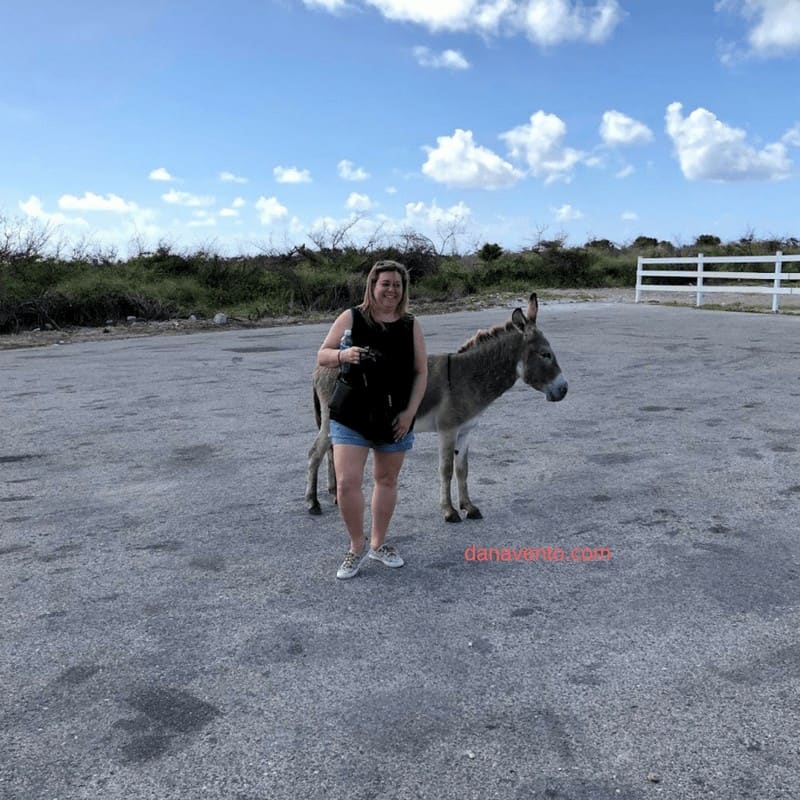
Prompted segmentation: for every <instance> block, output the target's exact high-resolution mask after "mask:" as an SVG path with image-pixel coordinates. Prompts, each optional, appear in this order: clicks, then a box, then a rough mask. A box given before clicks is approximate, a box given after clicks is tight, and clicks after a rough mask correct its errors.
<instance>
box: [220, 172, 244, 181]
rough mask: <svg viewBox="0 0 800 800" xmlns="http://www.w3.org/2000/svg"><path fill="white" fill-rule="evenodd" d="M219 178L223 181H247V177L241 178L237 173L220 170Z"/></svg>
mask: <svg viewBox="0 0 800 800" xmlns="http://www.w3.org/2000/svg"><path fill="white" fill-rule="evenodd" d="M219 179H220V180H221V181H222V182H223V183H247V178H242V177H241V176H239V175H234V174H233V173H232V172H220V173H219Z"/></svg>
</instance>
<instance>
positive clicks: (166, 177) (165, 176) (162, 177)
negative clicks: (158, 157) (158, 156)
mask: <svg viewBox="0 0 800 800" xmlns="http://www.w3.org/2000/svg"><path fill="white" fill-rule="evenodd" d="M148 177H149V178H150V180H151V181H174V180H175V178H173V177H172V175H170V174H169V172H167V170H166V169H164V167H158V169H154V170H152V171H151V172H150V175H148Z"/></svg>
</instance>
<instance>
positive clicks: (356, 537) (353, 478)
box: [333, 444, 369, 553]
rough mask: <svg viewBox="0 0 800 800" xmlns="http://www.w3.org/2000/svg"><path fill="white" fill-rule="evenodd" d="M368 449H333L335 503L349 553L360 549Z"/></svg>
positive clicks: (361, 544)
mask: <svg viewBox="0 0 800 800" xmlns="http://www.w3.org/2000/svg"><path fill="white" fill-rule="evenodd" d="M368 455H369V448H367V447H358V446H356V445H352V444H335V445H334V446H333V466H334V469H335V470H336V502H337V503H338V504H339V512H340V513H341V515H342V519H343V520H344V524H345V527H346V528H347V535H348V536H349V537H350V550H351V551H352V552H353V553H360V552H361V551H362V550H363V549H364V494H363V491H362V488H361V487H362V484H363V482H364V465H365V464H366V463H367V456H368Z"/></svg>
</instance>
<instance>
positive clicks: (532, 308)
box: [528, 292, 539, 325]
mask: <svg viewBox="0 0 800 800" xmlns="http://www.w3.org/2000/svg"><path fill="white" fill-rule="evenodd" d="M538 313H539V298H537V297H536V292H532V293H531V296H530V300H529V301H528V322H530V323H531V324H532V325H533V324H535V323H536V315H537V314H538Z"/></svg>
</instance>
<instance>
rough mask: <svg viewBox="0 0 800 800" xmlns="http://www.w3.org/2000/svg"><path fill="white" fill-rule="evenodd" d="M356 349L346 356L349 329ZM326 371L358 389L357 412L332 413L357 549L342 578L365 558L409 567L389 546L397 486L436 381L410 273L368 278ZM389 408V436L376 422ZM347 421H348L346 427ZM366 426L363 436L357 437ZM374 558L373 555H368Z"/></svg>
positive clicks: (336, 327) (341, 486)
mask: <svg viewBox="0 0 800 800" xmlns="http://www.w3.org/2000/svg"><path fill="white" fill-rule="evenodd" d="M348 329H349V330H350V331H351V332H352V346H350V347H347V348H346V349H340V342H341V340H342V337H343V335H344V333H345V331H346V330H348ZM317 363H318V364H319V365H320V366H321V367H332V368H341V367H342V366H343V365H349V367H345V369H347V370H348V373H347V379H348V382H349V383H350V385H351V386H352V391H351V393H350V398H349V408H343V409H336V410H333V409H332V410H331V428H330V433H331V441H332V442H333V463H334V469H335V470H336V486H337V494H336V497H337V502H338V505H339V511H340V512H341V515H342V519H343V520H344V524H345V527H346V528H347V533H348V536H349V537H350V548H349V550H348V551H347V553H346V554H345V557H344V561H343V562H342V565H341V566H340V567H339V570H338V572H337V573H336V577H337V578H342V579H346V578H353V577H355V575H357V574H358V570H359V568H360V567H361V564H362V563H363V561H364V559H365V558H367V557H369V558H372V559H375V560H377V561H381V562H382V563H383V564H385V565H386V566H387V567H402V566H403V563H404V562H403V559H402V558H400V556H399V555H398V554H397V550H396V549H395V548H394V547H393V546H391V545H388V544H386V543H385V540H386V531H387V529H388V527H389V522H390V521H391V518H392V514H393V513H394V508H395V505H396V503H397V479H398V476H399V474H400V468H401V467H402V466H403V460H404V459H405V454H406V452H407V451H408V450H410V449H411V447H412V445H413V442H414V434H413V433H412V427H413V425H414V416H415V415H416V413H417V409H418V408H419V404H420V403H421V402H422V397H423V395H424V394H425V385H426V383H427V380H428V366H427V354H426V352H425V339H424V337H423V335H422V328H421V327H420V325H419V322H418V321H417V320H416V319H415V318H414V317H413V316H412V315H411V314H409V313H408V272H407V271H406V268H405V267H404V266H403V265H402V264H399V263H398V262H396V261H379V262H378V263H377V264H375V265H374V266H373V267H372V269H371V270H370V273H369V275H368V276H367V286H366V289H365V291H364V301H363V302H362V303H361V305H358V306H355V307H353V308H351V309H348V310H347V311H345V312H343V313H342V314H340V315H339V317H338V318H337V319H336V321H335V322H334V323H333V325H332V326H331V329H330V331H328V335H327V336H326V337H325V341H324V342H323V343H322V347H320V349H319V353H318V355H317ZM384 406H385V407H386V409H389V410H388V411H387V412H386V413H387V418H388V421H387V425H386V428H387V431H386V432H385V433H381V432H380V430H379V429H378V428H377V427H376V426H375V425H374V424H372V425H370V424H368V420H370V419H372V420H373V423H374V418H375V417H377V416H379V414H376V413H375V412H376V410H379V409H380V408H383V407H384ZM343 421H345V422H347V424H344V423H343ZM356 427H358V428H359V429H360V430H355V428H356ZM370 449H372V451H373V462H374V463H373V478H374V481H375V485H374V487H373V490H372V529H371V535H370V547H369V550H368V551H366V550H367V548H366V546H365V537H364V495H363V493H362V484H363V481H364V466H365V465H366V462H367V455H368V454H369V451H370ZM365 551H366V552H365Z"/></svg>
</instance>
